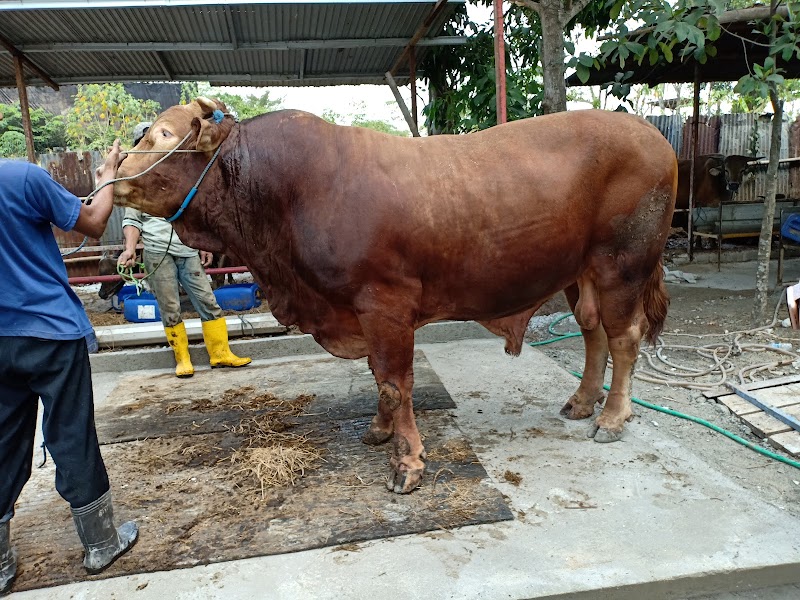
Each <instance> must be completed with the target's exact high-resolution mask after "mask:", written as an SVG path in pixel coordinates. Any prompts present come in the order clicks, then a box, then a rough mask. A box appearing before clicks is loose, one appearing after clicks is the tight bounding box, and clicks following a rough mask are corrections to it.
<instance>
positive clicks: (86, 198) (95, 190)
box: [80, 131, 201, 202]
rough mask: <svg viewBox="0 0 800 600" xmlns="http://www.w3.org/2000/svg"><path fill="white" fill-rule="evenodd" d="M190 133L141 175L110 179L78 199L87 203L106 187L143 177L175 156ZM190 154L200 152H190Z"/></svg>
mask: <svg viewBox="0 0 800 600" xmlns="http://www.w3.org/2000/svg"><path fill="white" fill-rule="evenodd" d="M192 133H194V132H192V131H190V132H189V133H187V134H186V136H185V137H184V138H183V139H182V140H181V141H180V143H179V144H178V145H177V146H175V147H174V148H173V149H172V150H170V151H169V152H167V153H166V154H165V155H164V156H162V157H161V158H159V159H158V160H157V161H156V162H154V163H153V164H152V165H150V166H149V167H147V168H146V169H145V170H144V171H142V172H141V173H137V174H136V175H129V176H128V177H118V178H117V179H111V180H109V181H106V182H105V183H104V184H103V185H101V186H99V187H97V188H95V189H94V190H93V191H92V192H91V193H90V194H89V195H88V196H83V197H80V199H81V200H83V201H85V202H88V201H89V200H90V199H92V198H93V197H94V196H95V195H96V194H97V192H99V191H100V190H102V189H103V188H104V187H106V186H107V185H111V184H112V183H117V182H118V181H131V180H132V179H136V178H137V177H141V176H142V175H145V174H147V173H149V172H150V171H152V170H153V169H155V168H156V167H157V166H158V165H160V164H161V163H162V162H164V161H165V160H167V159H168V158H169V157H170V156H172V155H173V154H175V153H176V152H177V151H178V149H179V148H180V147H181V146H183V144H184V143H185V142H186V140H188V139H189V137H190V136H191V135H192ZM191 152H201V150H192V151H191Z"/></svg>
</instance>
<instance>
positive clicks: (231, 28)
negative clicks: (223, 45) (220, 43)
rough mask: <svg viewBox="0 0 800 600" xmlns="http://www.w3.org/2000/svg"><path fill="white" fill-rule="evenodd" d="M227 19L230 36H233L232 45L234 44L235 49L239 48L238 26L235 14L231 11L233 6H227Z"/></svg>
mask: <svg viewBox="0 0 800 600" xmlns="http://www.w3.org/2000/svg"><path fill="white" fill-rule="evenodd" d="M225 21H226V22H227V24H228V36H229V37H230V38H231V46H233V49H234V50H238V49H239V38H238V36H237V35H236V27H235V25H234V23H233V14H232V13H231V7H230V6H226V7H225Z"/></svg>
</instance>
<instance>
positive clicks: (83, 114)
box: [67, 83, 160, 150]
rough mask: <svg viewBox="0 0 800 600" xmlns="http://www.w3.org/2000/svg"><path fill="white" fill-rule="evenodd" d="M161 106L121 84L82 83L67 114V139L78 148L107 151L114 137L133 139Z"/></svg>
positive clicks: (126, 139)
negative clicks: (140, 98) (137, 128)
mask: <svg viewBox="0 0 800 600" xmlns="http://www.w3.org/2000/svg"><path fill="white" fill-rule="evenodd" d="M159 110H160V105H159V104H158V102H154V101H153V100H138V99H137V98H134V97H133V96H132V95H131V94H129V93H128V92H126V91H125V88H124V87H123V86H122V84H121V83H112V84H91V85H79V86H78V92H77V93H76V94H75V100H74V102H73V106H72V109H70V111H69V112H68V113H67V138H68V139H69V141H70V142H71V143H72V144H73V145H74V146H76V147H78V148H83V149H91V150H106V149H107V148H108V147H109V146H111V145H112V144H113V143H114V139H115V138H119V139H120V140H122V141H123V143H124V142H128V141H129V140H131V138H132V136H133V129H134V127H136V125H137V124H138V123H141V122H142V121H153V120H155V118H156V116H157V115H158V112H159Z"/></svg>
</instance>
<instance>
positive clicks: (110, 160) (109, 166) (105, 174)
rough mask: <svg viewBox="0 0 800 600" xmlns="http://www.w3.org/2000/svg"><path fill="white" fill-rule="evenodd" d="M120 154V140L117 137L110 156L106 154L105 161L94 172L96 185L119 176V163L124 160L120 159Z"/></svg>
mask: <svg viewBox="0 0 800 600" xmlns="http://www.w3.org/2000/svg"><path fill="white" fill-rule="evenodd" d="M120 154H121V152H120V149H119V140H118V139H116V140H114V145H113V146H111V148H110V149H109V151H108V156H106V161H105V163H103V165H101V166H100V167H98V168H97V169H96V170H95V172H94V184H95V187H97V186H99V185H100V184H101V183H105V182H106V181H108V180H110V179H114V178H115V177H116V176H117V169H118V168H119V163H120V162H122V161H121V160H120ZM123 158H124V157H123Z"/></svg>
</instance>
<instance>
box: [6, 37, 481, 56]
mask: <svg viewBox="0 0 800 600" xmlns="http://www.w3.org/2000/svg"><path fill="white" fill-rule="evenodd" d="M410 43H411V41H410V40H409V39H408V38H373V39H367V38H354V39H336V40H289V41H280V42H252V43H239V44H235V43H227V42H222V43H220V42H214V43H205V42H130V43H119V42H87V43H84V44H76V43H53V44H22V45H20V46H19V49H20V50H21V51H22V52H26V53H28V54H36V53H41V52H198V51H199V52H214V51H220V50H326V49H338V48H375V47H391V46H407V45H408V44H410ZM466 43H467V38H466V37H464V36H458V35H455V36H440V37H435V38H427V39H422V40H419V41H418V42H417V43H416V45H417V46H457V45H461V44H466Z"/></svg>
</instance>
